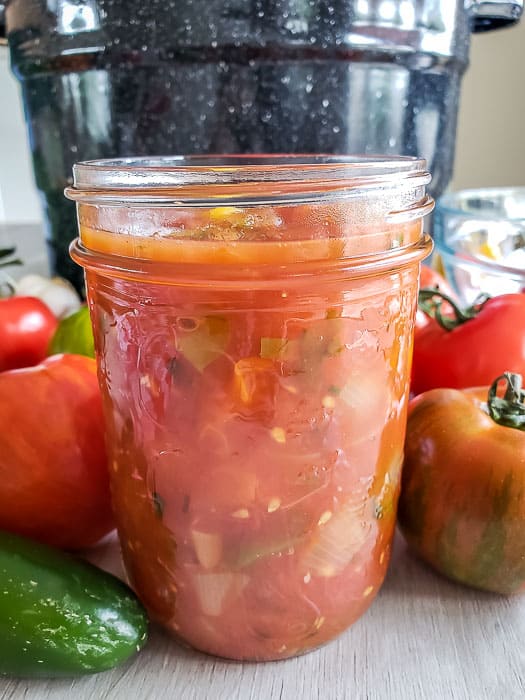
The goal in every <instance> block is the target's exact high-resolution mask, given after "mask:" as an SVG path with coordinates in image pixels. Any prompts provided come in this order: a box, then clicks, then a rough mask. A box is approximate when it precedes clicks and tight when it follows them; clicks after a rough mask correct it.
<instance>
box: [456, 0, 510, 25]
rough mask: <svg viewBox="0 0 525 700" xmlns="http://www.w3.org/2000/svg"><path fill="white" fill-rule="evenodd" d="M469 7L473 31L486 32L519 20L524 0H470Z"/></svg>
mask: <svg viewBox="0 0 525 700" xmlns="http://www.w3.org/2000/svg"><path fill="white" fill-rule="evenodd" d="M467 9H468V12H469V15H470V20H471V29H472V31H473V32H486V31H490V30H491V29H499V28H500V27H508V26H509V25H511V24H514V23H515V22H519V19H520V17H521V13H522V11H523V0H470V2H468V3H467Z"/></svg>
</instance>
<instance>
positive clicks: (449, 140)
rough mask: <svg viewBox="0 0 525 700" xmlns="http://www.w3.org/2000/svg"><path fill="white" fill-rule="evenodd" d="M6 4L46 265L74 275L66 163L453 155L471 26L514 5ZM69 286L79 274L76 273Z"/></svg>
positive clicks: (438, 161)
mask: <svg viewBox="0 0 525 700" xmlns="http://www.w3.org/2000/svg"><path fill="white" fill-rule="evenodd" d="M466 2H467V4H464V2H463V0H206V1H205V0H149V2H144V0H8V2H7V3H6V4H5V6H6V32H7V36H8V41H9V46H10V51H11V63H12V67H13V70H14V72H15V74H16V75H17V77H18V78H19V79H20V81H21V84H22V94H23V99H24V105H25V111H26V115H27V119H28V129H29V139H30V143H31V148H32V153H33V162H34V169H35V176H36V180H37V184H38V187H39V188H40V189H41V191H42V193H43V195H44V201H45V206H46V213H47V220H48V223H49V231H50V233H49V241H50V246H51V250H52V254H53V256H54V260H55V261H56V264H57V266H58V267H59V268H60V269H62V271H63V272H64V273H65V274H67V275H68V276H71V275H74V274H78V272H77V273H75V269H74V267H73V266H72V264H71V263H70V261H69V256H68V253H67V245H66V244H67V243H68V242H69V240H70V239H71V238H72V237H73V235H74V232H75V223H74V209H73V207H72V206H71V205H70V203H68V202H65V200H64V199H63V194H62V192H63V188H64V186H65V185H67V184H68V182H69V179H70V175H71V168H72V165H73V163H74V162H76V161H79V160H86V159H92V158H105V157H116V156H129V155H136V156H141V155H150V156H154V155H162V154H166V153H184V154H188V155H190V154H196V153H257V152H259V153H278V152H280V153H300V152H302V153H305V152H311V153H321V152H324V153H336V154H337V153H339V154H344V153H363V154H370V153H381V154H384V155H399V154H406V155H417V156H423V157H424V158H426V159H427V161H428V165H429V169H430V171H431V172H432V175H433V181H432V184H431V186H430V188H429V190H430V192H431V194H432V195H433V196H434V197H438V196H439V195H440V194H441V193H442V192H443V191H444V189H445V187H446V186H447V184H448V182H449V180H450V178H451V174H452V165H453V160H454V145H455V133H456V118H457V110H458V104H459V91H460V83H461V77H462V74H463V72H464V70H465V69H466V67H467V64H468V53H469V42H470V33H471V31H476V30H483V29H487V28H490V27H492V26H494V27H497V26H503V25H504V24H509V23H511V22H513V21H516V20H517V19H518V18H519V15H520V13H521V7H522V0H505V1H503V0H490V2H489V1H488V0H484V1H482V0H466ZM77 282H78V284H80V283H81V282H80V280H77Z"/></svg>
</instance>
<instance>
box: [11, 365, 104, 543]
mask: <svg viewBox="0 0 525 700" xmlns="http://www.w3.org/2000/svg"><path fill="white" fill-rule="evenodd" d="M0 425H2V426H3V430H2V431H0V528H2V529H5V530H9V531H11V532H15V533H17V534H20V535H25V536H27V537H31V538H34V539H36V540H40V541H41V542H45V543H47V544H50V545H54V546H57V547H62V548H64V549H81V548H83V547H88V546H90V545H93V544H94V543H95V542H97V541H98V540H99V539H100V538H101V537H102V536H103V535H105V534H106V533H108V532H109V531H110V530H112V528H113V516H112V512H111V503H110V493H109V483H108V470H107V459H106V451H105V446H104V426H103V419H102V402H101V398H100V393H99V388H98V382H97V376H96V367H95V361H94V360H92V359H91V358H88V357H81V356H79V355H55V356H53V357H51V358H49V359H47V360H45V361H44V362H43V363H42V364H39V365H37V366H36V367H29V368H26V369H18V370H13V371H11V372H3V373H1V374H0Z"/></svg>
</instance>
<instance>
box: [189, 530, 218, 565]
mask: <svg viewBox="0 0 525 700" xmlns="http://www.w3.org/2000/svg"><path fill="white" fill-rule="evenodd" d="M191 539H192V540H193V546H194V547H195V554H196V555H197V559H198V560H199V564H201V566H203V567H204V568H205V569H213V568H214V567H215V566H217V564H218V563H219V562H220V560H221V558H222V537H221V536H220V535H218V534H217V533H215V532H200V531H199V530H192V531H191Z"/></svg>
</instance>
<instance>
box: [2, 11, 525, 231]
mask: <svg viewBox="0 0 525 700" xmlns="http://www.w3.org/2000/svg"><path fill="white" fill-rule="evenodd" d="M524 65H525V22H521V23H519V24H517V25H515V26H513V27H512V28H509V29H502V30H498V31H495V32H488V33H483V34H474V35H473V36H472V39H471V50H470V67H469V68H468V70H467V72H466V74H465V76H464V79H463V85H462V92H461V102H460V110H459V125H458V132H457V142H456V160H455V167H454V177H453V180H452V183H451V185H450V186H449V189H460V188H465V187H480V186H497V185H498V186H499V185H525V135H524V128H523V124H524V114H525V81H524V78H523V66H524ZM0 95H1V104H2V109H0V154H1V160H0V223H1V222H17V223H27V222H38V221H41V219H42V212H41V208H40V205H39V200H38V193H37V191H36V188H35V185H34V179H33V172H32V168H31V163H30V155H29V147H28V144H27V135H26V127H25V123H24V118H23V112H22V104H21V99H20V88H19V85H18V83H17V81H16V80H15V78H14V77H13V76H12V74H11V72H10V69H9V57H8V49H7V47H5V46H0Z"/></svg>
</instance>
